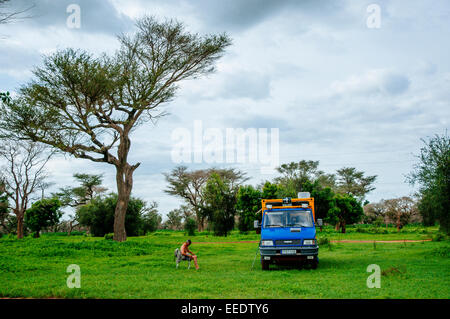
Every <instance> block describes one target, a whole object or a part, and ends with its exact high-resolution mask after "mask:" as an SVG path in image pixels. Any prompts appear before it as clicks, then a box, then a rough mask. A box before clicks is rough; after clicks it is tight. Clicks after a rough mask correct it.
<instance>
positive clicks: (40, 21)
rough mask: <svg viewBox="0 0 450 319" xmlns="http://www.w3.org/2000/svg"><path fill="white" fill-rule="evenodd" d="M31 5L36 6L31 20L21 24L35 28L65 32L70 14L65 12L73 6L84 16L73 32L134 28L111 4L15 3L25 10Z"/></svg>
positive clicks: (99, 0) (68, 0)
mask: <svg viewBox="0 0 450 319" xmlns="http://www.w3.org/2000/svg"><path fill="white" fill-rule="evenodd" d="M30 4H34V7H33V8H32V9H31V10H30V12H29V14H30V15H31V16H32V17H31V18H30V19H26V20H23V21H21V22H20V23H21V24H26V25H31V26H33V27H38V28H43V27H61V28H66V27H67V25H66V21H67V18H68V17H69V15H70V13H71V12H69V13H67V12H66V10H67V7H68V6H69V5H71V4H77V5H79V6H80V13H81V28H80V29H79V30H77V29H72V30H74V31H80V32H90V33H106V34H119V33H121V32H125V31H127V30H128V29H130V27H132V25H133V21H132V20H131V19H130V18H129V17H128V16H126V15H124V14H122V13H120V12H118V11H117V10H116V9H115V7H114V5H113V4H112V3H111V1H109V0H57V1H55V0H39V1H30V0H18V1H16V2H14V6H15V7H16V8H26V7H29V6H30Z"/></svg>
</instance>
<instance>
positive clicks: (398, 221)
mask: <svg viewBox="0 0 450 319" xmlns="http://www.w3.org/2000/svg"><path fill="white" fill-rule="evenodd" d="M399 231H400V214H398V215H397V232H399Z"/></svg>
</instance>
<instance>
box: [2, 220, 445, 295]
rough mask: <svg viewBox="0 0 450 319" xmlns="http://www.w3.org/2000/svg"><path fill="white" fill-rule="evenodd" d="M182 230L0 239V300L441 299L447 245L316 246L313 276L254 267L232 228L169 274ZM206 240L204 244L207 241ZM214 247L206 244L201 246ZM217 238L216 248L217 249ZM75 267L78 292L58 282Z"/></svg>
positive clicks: (426, 233) (413, 236)
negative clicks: (372, 283)
mask: <svg viewBox="0 0 450 319" xmlns="http://www.w3.org/2000/svg"><path fill="white" fill-rule="evenodd" d="M435 232H436V229H435V228H428V229H417V228H406V229H404V230H402V232H401V233H399V234H397V233H395V232H393V231H391V230H390V231H389V232H388V233H387V234H372V233H362V232H357V231H355V229H349V233H347V234H336V233H335V232H334V231H333V230H331V229H325V230H324V232H322V233H319V234H318V237H319V238H320V237H327V238H329V239H331V240H344V239H352V240H398V239H410V240H422V239H425V238H431V237H432V236H433V233H435ZM185 239H186V237H185V236H184V234H183V233H182V232H172V231H158V232H156V233H153V234H150V235H149V236H144V237H136V238H129V239H128V240H127V241H126V242H124V243H117V242H113V241H111V240H105V239H103V238H93V237H86V236H71V237H68V236H62V235H59V236H58V235H55V234H44V235H43V236H42V237H41V238H37V239H35V238H29V237H28V238H25V239H23V240H17V239H13V238H11V237H9V236H4V237H3V238H1V239H0V296H2V297H34V298H48V297H62V298H446V299H447V298H449V297H450V259H449V257H450V243H449V242H448V241H432V242H418V243H389V244H388V243H377V244H375V245H374V244H373V243H332V244H331V245H322V246H321V247H320V252H319V257H320V264H319V268H318V269H317V270H311V269H297V268H292V267H276V266H271V267H272V268H271V270H270V271H264V272H263V271H262V270H261V267H260V264H259V256H258V258H257V260H256V262H255V267H254V269H253V270H252V262H253V259H254V257H255V252H256V248H257V244H254V243H226V242H231V241H252V240H258V239H259V238H258V235H256V234H254V233H252V234H247V235H243V234H239V233H237V232H234V233H233V234H232V235H231V236H228V237H214V236H211V235H209V234H205V233H204V234H199V235H197V236H195V237H192V241H193V243H194V244H193V245H192V250H193V251H194V252H195V253H197V254H198V256H199V264H200V270H198V271H196V270H195V269H194V267H193V266H192V267H191V269H189V270H188V269H187V263H186V262H183V263H182V264H181V265H180V268H179V269H175V263H174V261H173V255H172V254H173V250H174V249H175V248H176V247H179V246H180V244H181V243H182V242H183V241H184V240H185ZM208 242H209V243H208ZM211 242H215V243H211ZM217 242H220V243H217ZM70 264H77V265H79V266H80V267H81V288H80V289H76V288H74V289H69V288H68V287H67V285H66V280H67V277H68V275H69V274H68V273H67V272H66V269H67V266H68V265H70ZM370 264H378V265H379V266H380V267H381V269H382V273H383V274H382V276H381V288H379V289H377V288H373V289H369V288H367V286H366V280H367V277H368V276H369V275H370V274H369V273H367V272H366V269H367V266H368V265H370Z"/></svg>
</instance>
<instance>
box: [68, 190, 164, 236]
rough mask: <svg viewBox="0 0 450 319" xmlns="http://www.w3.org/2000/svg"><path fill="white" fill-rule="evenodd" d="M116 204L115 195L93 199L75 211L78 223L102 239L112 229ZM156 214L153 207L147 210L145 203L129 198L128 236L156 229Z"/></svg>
mask: <svg viewBox="0 0 450 319" xmlns="http://www.w3.org/2000/svg"><path fill="white" fill-rule="evenodd" d="M116 204H117V194H110V195H108V196H105V197H104V198H103V197H95V198H93V199H92V200H91V201H90V202H89V203H88V204H87V205H84V206H81V207H80V208H79V209H78V210H77V215H78V221H79V222H80V224H81V225H84V226H88V227H89V228H90V231H91V233H92V235H94V236H98V237H103V236H104V235H105V234H108V233H112V232H113V229H114V213H115V209H116ZM158 216H159V215H158V214H157V213H156V212H155V207H153V208H151V209H150V210H148V209H147V208H146V205H145V202H144V201H142V200H141V199H139V198H135V197H131V198H130V201H129V203H128V208H127V214H126V217H125V229H126V232H127V234H128V235H129V236H138V235H144V234H145V233H146V232H148V231H154V230H155V229H156V227H157V225H156V224H157V221H158V220H160V219H158Z"/></svg>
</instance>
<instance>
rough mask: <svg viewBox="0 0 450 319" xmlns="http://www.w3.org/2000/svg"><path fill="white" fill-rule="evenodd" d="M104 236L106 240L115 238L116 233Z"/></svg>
mask: <svg viewBox="0 0 450 319" xmlns="http://www.w3.org/2000/svg"><path fill="white" fill-rule="evenodd" d="M103 238H105V239H106V240H113V238H114V233H109V234H105V236H104V237H103Z"/></svg>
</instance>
